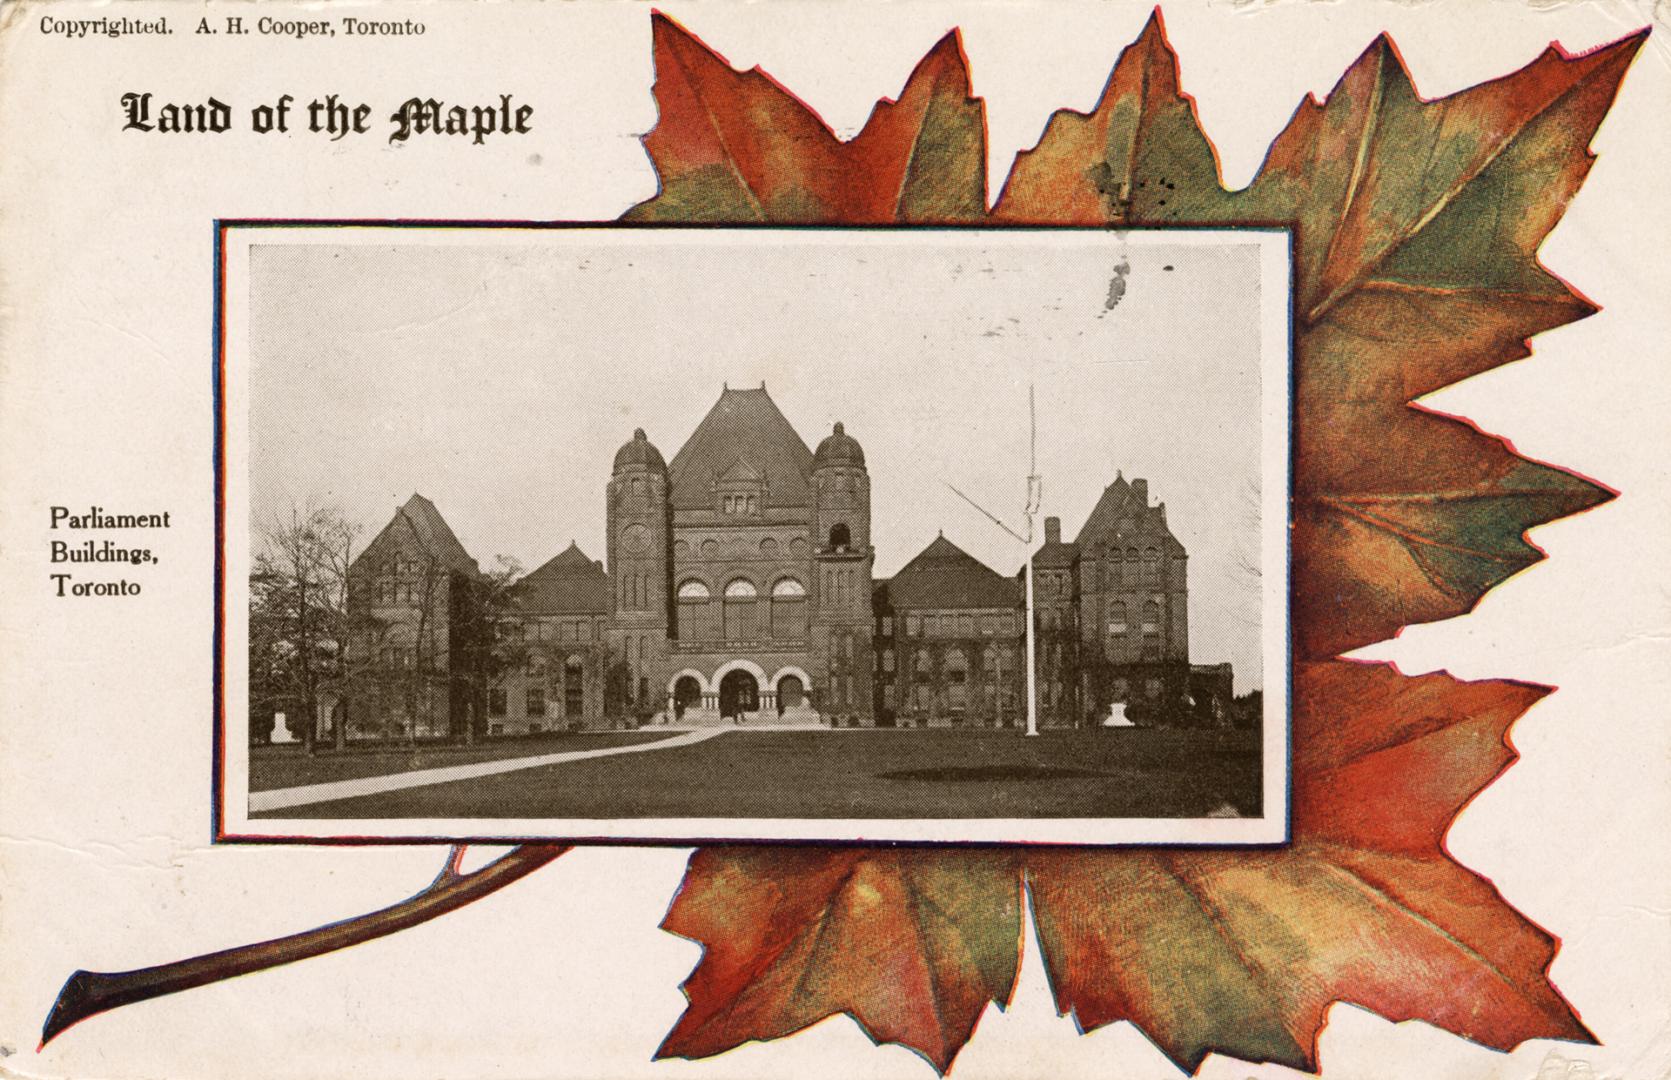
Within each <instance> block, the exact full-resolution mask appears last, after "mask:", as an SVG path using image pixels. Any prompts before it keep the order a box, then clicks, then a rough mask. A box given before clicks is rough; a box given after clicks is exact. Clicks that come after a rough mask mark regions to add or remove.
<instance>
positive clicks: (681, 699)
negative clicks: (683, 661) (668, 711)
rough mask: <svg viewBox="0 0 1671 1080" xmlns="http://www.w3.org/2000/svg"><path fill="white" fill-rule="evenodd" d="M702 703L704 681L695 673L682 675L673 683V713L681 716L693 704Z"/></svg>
mask: <svg viewBox="0 0 1671 1080" xmlns="http://www.w3.org/2000/svg"><path fill="white" fill-rule="evenodd" d="M701 703H702V683H701V682H700V681H699V680H698V679H697V678H696V676H695V675H681V676H679V679H678V681H677V682H675V683H674V684H673V715H674V716H675V717H680V716H683V715H684V714H685V710H686V709H688V708H690V707H691V706H692V705H700V704H701Z"/></svg>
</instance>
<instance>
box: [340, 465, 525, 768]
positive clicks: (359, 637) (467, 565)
mask: <svg viewBox="0 0 1671 1080" xmlns="http://www.w3.org/2000/svg"><path fill="white" fill-rule="evenodd" d="M484 585H485V579H484V577H483V575H482V572H481V569H480V568H479V567H478V566H477V565H476V560H475V559H473V558H471V557H470V554H469V553H468V552H467V551H465V550H464V545H463V544H461V543H459V541H458V537H457V536H455V535H453V531H452V529H451V528H449V527H448V525H447V523H446V521H445V520H444V519H443V518H442V517H441V514H440V512H439V511H438V510H436V508H435V504H434V503H432V502H430V501H429V500H428V499H426V498H424V497H423V496H422V495H413V496H412V497H411V498H410V499H408V500H407V501H406V503H405V505H403V506H402V507H401V508H400V509H398V510H396V511H395V513H394V516H393V517H392V518H390V519H389V523H388V524H387V525H385V526H384V527H383V529H382V531H381V532H379V533H378V534H377V535H376V536H375V537H374V538H373V539H372V541H371V542H370V543H369V544H367V545H366V547H365V548H364V549H363V550H362V551H361V552H360V555H359V557H358V558H356V559H355V560H354V562H353V565H352V566H350V567H349V570H348V609H349V635H348V636H349V640H348V644H347V649H346V662H345V664H344V665H343V668H342V670H341V671H340V672H339V673H338V677H337V679H336V680H335V682H334V683H333V685H332V686H330V687H329V688H328V689H327V690H326V691H325V692H324V693H322V694H321V695H320V703H319V711H320V720H321V723H320V725H319V734H320V735H321V736H325V735H327V734H330V733H331V732H332V730H333V725H335V724H337V723H340V722H346V723H347V725H348V728H347V730H348V734H349V735H350V736H353V737H361V736H373V737H398V736H403V735H404V736H410V737H413V738H438V737H442V736H447V735H457V734H460V733H461V732H462V731H463V730H464V728H465V726H466V725H467V724H469V723H470V722H471V720H472V718H473V717H478V716H480V715H481V712H482V706H483V702H484V698H485V692H486V681H485V675H486V664H487V657H488V654H489V652H490V648H491V635H492V627H491V625H490V624H489V622H488V620H487V614H486V608H485V605H484V595H483V591H484Z"/></svg>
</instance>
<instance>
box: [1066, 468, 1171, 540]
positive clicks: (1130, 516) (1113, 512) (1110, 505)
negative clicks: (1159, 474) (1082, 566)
mask: <svg viewBox="0 0 1671 1080" xmlns="http://www.w3.org/2000/svg"><path fill="white" fill-rule="evenodd" d="M1138 483H1139V484H1143V483H1144V482H1143V481H1142V480H1141V479H1139V480H1138ZM1144 487H1145V490H1146V489H1147V485H1144ZM1106 540H1138V541H1140V542H1141V541H1149V542H1154V541H1159V542H1160V543H1162V544H1163V545H1164V546H1165V547H1166V548H1167V549H1168V550H1169V551H1171V553H1172V554H1174V555H1182V554H1183V553H1184V548H1183V545H1182V544H1180V543H1178V540H1177V538H1176V537H1174V536H1173V535H1172V530H1171V529H1170V528H1168V527H1167V524H1166V512H1165V511H1164V510H1163V509H1162V508H1161V507H1159V506H1150V505H1149V501H1148V498H1147V495H1146V494H1145V495H1144V496H1142V497H1140V496H1139V495H1138V493H1137V489H1136V488H1135V487H1134V486H1133V485H1132V484H1130V483H1128V482H1127V481H1126V478H1125V477H1124V476H1123V475H1120V474H1118V473H1116V474H1115V477H1114V482H1113V483H1112V484H1109V485H1108V486H1107V487H1106V488H1104V489H1103V491H1102V498H1100V499H1098V500H1097V505H1096V506H1095V507H1093V508H1092V510H1091V515H1090V517H1088V518H1086V519H1085V526H1084V528H1082V529H1080V530H1079V535H1078V537H1076V538H1075V539H1074V546H1075V547H1077V548H1079V549H1080V550H1081V551H1085V550H1088V549H1089V548H1090V547H1091V546H1093V545H1095V544H1096V543H1098V542H1099V541H1106Z"/></svg>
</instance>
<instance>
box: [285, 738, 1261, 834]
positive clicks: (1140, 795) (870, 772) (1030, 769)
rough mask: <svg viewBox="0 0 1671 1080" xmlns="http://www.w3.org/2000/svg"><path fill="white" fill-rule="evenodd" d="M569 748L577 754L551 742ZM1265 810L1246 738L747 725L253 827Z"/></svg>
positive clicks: (1254, 750) (1253, 741)
mask: <svg viewBox="0 0 1671 1080" xmlns="http://www.w3.org/2000/svg"><path fill="white" fill-rule="evenodd" d="M622 734H625V733H622ZM638 734H640V737H646V736H645V735H644V733H638ZM648 737H654V736H648ZM574 738H586V736H574ZM591 738H597V736H592V737H591ZM589 745H592V746H601V745H604V744H602V743H592V744H589ZM571 748H572V749H579V748H581V747H570V746H568V745H567V744H565V745H564V746H562V747H560V748H556V747H554V749H565V750H566V749H571ZM532 752H543V751H532ZM342 775H343V776H346V775H349V774H342ZM357 775H368V774H367V773H359V774H357ZM329 778H331V779H336V778H340V777H339V776H336V775H333V776H331V777H329ZM288 782H295V781H288ZM1260 802H1261V800H1260V752H1259V741H1258V737H1257V736H1256V735H1254V734H1252V733H1248V732H1234V733H1225V732H1204V731H1163V730H1150V729H1143V728H1124V729H1102V730H1092V731H1047V732H1044V733H1042V734H1040V735H1039V736H1038V737H1036V738H1026V737H1024V736H1022V735H1021V734H1020V733H1018V732H1015V731H984V730H981V731H973V730H963V731H956V730H952V731H948V730H915V731H892V730H874V731H866V730H858V731H753V732H751V731H748V730H746V729H745V730H738V731H728V732H726V733H724V734H722V735H719V736H716V737H714V738H711V739H708V740H706V741H704V742H700V743H696V744H694V745H689V746H680V747H675V748H673V749H669V750H665V751H650V752H647V753H636V754H623V755H620V756H615V757H604V758H595V759H591V760H585V761H571V762H564V763H560V764H557V765H548V766H542V767H539V768H531V769H522V770H518V771H515V772H509V773H502V774H499V775H496V776H489V777H481V778H477V779H473V780H461V781H455V782H451V783H445V784H434V785H430V786H426V787H418V788H409V789H406V790H402V791H394V792H388V793H384V794H379V795H368V796H361V797H357V798H351V799H342V800H337V801H333V802H326V803H314V804H309V805H305V806H300V807H294V808H291V809H287V810H282V811H274V812H272V813H270V814H262V815H257V816H261V817H285V818H315V819H320V818H323V819H331V818H350V819H351V818H559V819H586V818H601V819H613V818H677V817H718V818H832V817H844V818H871V819H875V818H1064V817H1156V818H1166V817H1204V816H1206V815H1208V814H1210V813H1213V812H1215V811H1219V812H1222V811H1223V810H1224V808H1225V807H1226V805H1228V806H1229V807H1232V808H1234V809H1235V811H1236V812H1237V813H1238V814H1240V815H1242V816H1257V815H1258V814H1259V813H1260Z"/></svg>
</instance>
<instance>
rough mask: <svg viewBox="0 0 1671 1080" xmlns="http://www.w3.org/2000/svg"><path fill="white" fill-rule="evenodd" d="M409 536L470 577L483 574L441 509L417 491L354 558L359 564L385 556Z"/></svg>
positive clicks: (431, 553) (355, 562) (447, 564)
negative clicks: (370, 557)
mask: <svg viewBox="0 0 1671 1080" xmlns="http://www.w3.org/2000/svg"><path fill="white" fill-rule="evenodd" d="M407 539H411V540H414V541H416V543H417V545H418V547H419V549H421V550H423V551H425V552H428V553H429V554H430V555H431V556H433V557H434V558H435V559H436V560H438V561H439V562H440V563H441V565H443V566H445V567H447V568H448V569H449V570H453V571H456V572H458V573H461V574H467V575H469V576H470V577H480V576H481V573H482V571H481V567H479V566H477V565H476V560H475V559H473V558H471V557H470V553H469V552H468V551H466V550H464V545H463V544H461V543H459V542H458V537H457V536H455V535H454V534H453V530H452V528H451V526H449V525H448V524H447V520H446V519H445V518H443V517H442V516H441V511H439V510H437V509H436V508H435V504H434V503H432V502H430V501H429V500H428V499H426V498H424V497H423V496H422V495H419V494H417V493H416V492H414V493H413V495H412V497H411V498H410V499H407V500H406V503H405V505H403V506H401V507H400V509H398V510H396V511H395V512H394V516H393V517H391V518H390V519H389V523H388V524H387V525H385V526H383V529H382V531H381V532H379V533H378V534H377V535H376V536H375V537H373V538H372V541H371V543H369V544H367V545H366V546H365V548H364V549H363V550H362V551H361V552H360V555H359V558H357V559H355V560H354V564H355V566H358V565H359V564H360V561H361V560H362V559H365V558H367V557H368V556H373V555H375V557H376V558H378V559H381V558H382V557H383V554H382V552H383V550H384V549H386V548H388V547H390V546H391V545H401V546H404V545H403V541H405V540H407Z"/></svg>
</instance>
